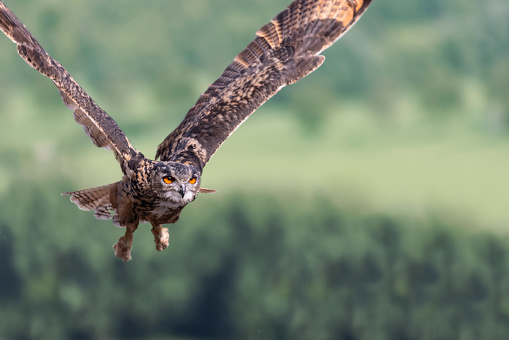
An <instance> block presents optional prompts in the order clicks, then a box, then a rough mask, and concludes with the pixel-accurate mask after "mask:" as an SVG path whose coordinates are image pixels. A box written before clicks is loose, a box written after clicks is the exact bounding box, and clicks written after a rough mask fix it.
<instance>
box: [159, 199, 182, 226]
mask: <svg viewBox="0 0 509 340" xmlns="http://www.w3.org/2000/svg"><path fill="white" fill-rule="evenodd" d="M186 205H187V203H184V202H179V203H174V202H171V201H166V200H160V201H158V202H156V204H155V205H154V208H153V209H152V210H151V212H150V219H151V220H152V221H154V222H157V223H160V224H169V223H175V222H176V221H177V220H178V219H179V216H180V212H181V211H182V209H183V208H184V207H185V206H186Z"/></svg>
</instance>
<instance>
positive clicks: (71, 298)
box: [0, 0, 509, 340]
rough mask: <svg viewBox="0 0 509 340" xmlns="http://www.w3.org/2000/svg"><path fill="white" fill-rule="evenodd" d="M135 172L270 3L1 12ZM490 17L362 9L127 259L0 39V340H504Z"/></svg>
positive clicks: (89, 171)
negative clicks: (82, 205) (320, 61)
mask: <svg viewBox="0 0 509 340" xmlns="http://www.w3.org/2000/svg"><path fill="white" fill-rule="evenodd" d="M5 2H6V5H7V6H9V7H10V8H11V9H12V10H13V12H14V13H15V14H16V15H17V16H18V17H19V18H20V19H21V20H22V21H23V22H24V23H25V25H26V26H27V27H28V28H29V30H30V31H31V32H32V33H33V34H34V35H35V36H36V38H37V39H38V40H39V42H40V43H41V44H42V45H43V47H45V48H46V50H47V51H48V52H49V53H50V54H51V55H52V56H53V57H54V58H56V59H57V60H59V61H60V62H61V63H62V64H63V65H64V66H65V67H66V68H67V69H68V70H69V72H70V73H71V74H72V75H73V77H74V78H75V79H76V80H77V81H78V82H79V83H80V84H81V85H82V86H83V87H84V88H85V89H86V90H87V91H88V92H89V94H90V95H91V96H92V97H93V98H94V99H95V100H96V101H97V102H98V104H99V105H100V106H102V107H103V108H104V109H105V110H106V111H107V112H108V113H109V114H110V115H111V116H112V117H113V118H114V119H115V120H116V121H117V123H118V124H119V126H120V127H121V128H122V129H123V130H124V131H125V133H126V134H127V136H128V137H129V139H130V141H131V143H132V144H133V145H134V146H135V147H136V148H138V149H139V150H140V151H142V152H143V153H144V154H145V155H147V156H153V155H154V154H155V148H156V146H157V145H158V143H160V142H161V141H162V140H163V139H164V137H165V136H166V135H167V134H168V133H169V132H171V130H172V129H173V128H174V127H175V126H176V125H177V124H178V123H179V122H180V120H181V119H182V118H183V116H184V115H185V113H186V112H187V110H188V109H189V108H190V107H191V106H192V105H193V104H194V102H195V101H196V100H197V98H198V96H199V94H200V93H201V92H203V91H205V89H206V88H207V86H208V85H209V84H210V83H212V82H213V81H214V80H215V79H216V78H217V77H218V76H219V75H220V73H221V72H222V70H223V69H224V68H225V67H226V66H227V65H228V64H229V63H230V62H231V60H232V59H233V57H234V56H235V55H236V54H237V53H238V52H240V51H241V50H242V49H243V48H244V47H245V46H246V45H247V44H248V43H249V42H250V41H251V40H252V39H253V38H254V34H255V32H256V31H257V30H258V29H259V28H260V27H261V26H262V25H264V24H265V23H266V22H268V20H270V19H271V18H272V17H274V16H275V15H276V14H277V13H278V12H279V11H281V10H282V9H283V8H284V7H285V6H287V5H288V4H289V0H250V1H247V0H244V1H234V0H214V1H210V0H187V1H175V0H172V1H163V0H148V1H143V2H142V1H132V0H108V1H99V0H89V1H79V0H67V1H62V0H38V1H34V0H16V1H15V0H5ZM508 18H509V2H507V1H506V0H486V1H484V2H479V1H473V0H450V1H441V0H408V1H403V2H402V1H396V0H386V1H383V0H375V1H373V4H372V5H371V8H369V9H368V11H367V12H366V14H365V15H364V16H363V17H362V18H361V19H360V21H359V22H358V23H357V24H356V26H355V27H354V28H353V29H352V30H351V31H350V32H348V34H347V35H346V36H345V37H344V38H342V39H341V40H340V41H339V42H338V43H337V44H336V45H334V46H332V47H331V48H330V49H328V50H327V51H325V53H324V55H325V56H326V58H327V60H326V62H325V63H324V65H323V66H322V67H321V68H319V69H318V70H317V71H316V72H315V73H313V74H312V75H310V76H309V77H307V78H306V79H304V80H302V81H300V82H299V83H297V84H295V85H292V86H290V87H288V88H285V89H284V90H283V91H281V92H280V93H279V94H278V95H276V96H275V97H274V98H273V99H271V100H270V101H269V102H268V103H267V104H265V105H264V106H263V107H262V108H261V109H260V110H259V111H258V112H256V113H255V114H254V115H253V116H252V117H251V118H250V119H249V120H248V121H247V122H246V123H245V124H244V125H243V126H242V127H241V128H240V129H239V130H237V132H236V133H235V134H234V135H233V136H232V137H231V138H230V139H229V140H228V141H227V142H226V143H225V144H224V145H223V146H222V147H221V149H220V150H219V152H218V153H217V154H216V155H215V156H214V158H213V159H212V160H211V162H210V163H209V164H208V165H207V167H206V168H205V171H204V176H203V178H202V185H203V186H204V187H210V188H213V189H218V191H219V192H218V193H217V194H215V195H202V196H200V197H199V198H198V199H197V201H196V202H194V203H193V204H192V205H190V206H189V207H188V208H186V209H185V210H184V211H183V214H182V217H181V219H180V221H179V222H178V223H177V224H175V225H173V226H170V246H169V247H168V249H166V250H165V251H164V252H162V253H157V252H156V251H155V249H154V244H153V240H152V234H151V233H150V232H149V228H148V227H147V226H141V227H140V228H139V230H138V232H137V233H136V237H135V243H134V249H133V261H131V262H129V263H123V262H121V261H119V260H117V259H116V258H115V257H114V254H113V250H112V249H111V245H112V244H113V243H115V242H116V240H117V239H118V237H120V236H121V234H123V231H122V230H120V229H118V228H114V227H113V226H112V224H111V222H110V221H98V220H95V219H94V218H93V214H91V213H87V212H81V211H79V210H78V209H77V208H76V206H75V205H74V204H71V203H69V201H68V198H66V197H61V196H60V195H59V194H60V193H61V192H64V191H69V190H75V189H81V188H88V187H92V186H97V185H102V184H107V183H111V182H113V181H117V180H118V179H119V178H120V174H121V172H120V169H119V166H118V164H117V163H116V161H115V160H114V157H112V154H111V152H106V151H101V150H98V149H97V148H95V147H94V146H93V145H92V144H91V143H90V141H89V140H88V138H87V137H86V136H85V134H84V133H83V132H82V131H81V127H79V126H78V125H77V124H76V123H75V122H74V120H73V118H72V113H71V111H69V110H68V109H67V108H66V107H65V106H64V105H63V104H62V103H61V100H60V96H59V95H58V91H57V89H56V88H55V87H54V86H53V85H52V84H51V81H49V80H48V79H46V78H44V77H42V76H41V75H39V74H38V73H37V72H35V71H34V70H32V69H31V68H30V67H29V66H28V65H27V64H25V62H24V61H22V60H21V58H19V56H18V55H17V53H16V50H15V47H14V45H13V44H12V43H11V42H10V41H9V40H8V39H7V38H5V37H3V36H0V122H1V123H0V156H1V159H2V161H1V162H0V258H1V259H2V261H1V263H0V320H1V321H0V339H20V340H21V339H76V340H81V339H112V340H113V339H154V340H155V339H160V340H162V339H165V340H171V339H174V340H176V339H180V340H183V339H188V340H197V339H260V338H264V339H344V340H354V339H355V340H357V339H377V340H385V339H387V340H389V339H390V340H404V339H423V340H424V339H429V340H431V339H462V340H467V339H507V334H509V241H508V235H509V234H508V231H509V214H508V213H507V207H508V203H509V194H508V192H509V179H508V178H507V176H508V175H507V174H509V157H508V156H507V155H508V150H509V135H508V132H509V96H508V95H507V89H508V88H509V76H508V74H509V39H508V38H507V32H509V20H508Z"/></svg>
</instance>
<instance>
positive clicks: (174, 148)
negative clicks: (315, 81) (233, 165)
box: [156, 0, 371, 169]
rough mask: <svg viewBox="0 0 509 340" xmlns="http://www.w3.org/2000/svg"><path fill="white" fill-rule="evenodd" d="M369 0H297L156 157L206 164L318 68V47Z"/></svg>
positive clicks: (268, 27) (347, 24)
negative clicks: (274, 99)
mask: <svg viewBox="0 0 509 340" xmlns="http://www.w3.org/2000/svg"><path fill="white" fill-rule="evenodd" d="M370 3H371V0H295V1H294V2H293V3H291V4H290V5H289V6H288V8H286V9H285V10H284V11H283V12H281V13H279V15H277V16H276V17H275V18H274V19H273V20H271V22H269V23H268V24H267V25H265V26H263V27H262V28H261V29H260V30H259V31H258V32H257V33H256V35H257V36H256V39H255V40H254V41H253V42H251V43H250V44H249V45H248V46H247V48H246V49H245V50H244V51H242V52H241V53H240V54H239V55H237V56H236V57H235V59H234V60H233V62H232V63H231V64H230V65H229V66H228V67H227V68H226V70H225V71H224V72H223V74H222V75H221V77H219V79H217V80H216V81H215V82H214V83H213V84H212V85H210V87H209V88H208V89H207V91H206V92H205V93H203V94H202V95H201V97H200V98H199V100H198V102H197V103H196V104H195V105H194V106H193V107H192V108H191V109H190V110H189V112H188V113H187V115H186V116H185V118H184V120H183V121H182V123H181V124H180V125H179V126H178V127H177V129H175V131H173V132H172V133H171V134H170V135H169V136H168V137H166V139H165V140H164V141H163V142H162V143H161V144H160V145H159V147H158V149H157V154H156V158H158V157H159V158H161V160H172V161H179V162H183V163H191V164H194V165H196V166H198V167H199V168H200V169H202V168H203V167H204V166H205V164H206V163H207V162H208V160H209V159H210V158H211V157H212V155H213V154H214V153H215V152H216V150H217V149H218V148H219V147H220V146H221V144H222V143H223V142H224V141H225V140H226V139H227V138H228V137H229V136H230V134H231V133H232V132H233V131H235V129H237V128H238V127H239V126H240V124H242V123H243V122H244V121H245V120H246V119H247V118H248V117H249V116H250V115H251V113H253V112H254V111H255V110H256V109H257V108H258V107H259V106H260V105H262V104H263V103H264V102H265V101H267V100H268V99H269V98H270V97H272V96H273V95H274V94H276V93H277V92H278V91H279V90H280V89H281V88H282V87H284V86H286V85H289V84H292V83H294V82H296V81H297V80H299V79H301V78H303V77H305V76H306V75H308V74H309V73H311V72H312V71H314V70H315V69H317V68H318V67H319V66H320V65H321V64H322V63H323V61H324V57H323V56H321V55H319V54H320V52H322V51H323V50H325V49H326V48H327V47H329V46H330V45H332V44H333V43H334V42H335V41H336V40H338V39H339V38H340V37H341V36H342V35H343V34H344V33H345V32H346V31H347V30H348V29H349V28H350V27H352V25H353V24H354V23H355V22H356V21H357V19H359V17H360V16H361V15H362V14H363V13H364V11H365V10H366V8H367V7H368V6H369V4H370Z"/></svg>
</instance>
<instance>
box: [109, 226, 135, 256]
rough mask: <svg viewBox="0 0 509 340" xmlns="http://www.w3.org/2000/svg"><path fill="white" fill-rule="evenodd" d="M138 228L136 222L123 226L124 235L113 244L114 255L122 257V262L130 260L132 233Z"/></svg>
mask: <svg viewBox="0 0 509 340" xmlns="http://www.w3.org/2000/svg"><path fill="white" fill-rule="evenodd" d="M137 228H138V222H136V223H133V224H128V225H127V226H126V227H125V229H126V230H125V235H124V236H122V237H121V238H119V239H118V242H117V243H115V244H114V245H113V250H115V256H116V257H118V258H119V259H122V260H123V261H124V262H127V261H130V260H131V248H132V247H133V234H134V232H135V231H136V229H137Z"/></svg>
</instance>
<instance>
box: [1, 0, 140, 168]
mask: <svg viewBox="0 0 509 340" xmlns="http://www.w3.org/2000/svg"><path fill="white" fill-rule="evenodd" d="M0 29H1V30H2V31H3V32H4V34H5V35H6V36H7V37H9V38H10V39H11V40H12V41H13V42H14V43H15V44H16V45H17V50H18V54H19V55H20V56H21V57H22V58H23V59H24V60H25V61H26V62H27V63H28V64H29V65H30V66H32V67H33V68H34V69H36V70H37V71H39V72H40V73H41V74H42V75H44V76H46V77H48V78H49V79H51V80H52V81H53V83H54V84H55V85H56V87H57V88H58V89H59V91H60V95H61V97H62V100H63V102H64V104H65V105H66V106H67V107H68V108H69V109H71V110H73V111H74V117H75V120H76V122H77V123H79V124H81V125H82V126H83V128H84V130H85V132H86V133H87V135H88V136H89V137H90V139H91V141H92V142H93V143H94V144H95V145H96V146H98V147H101V148H106V149H109V150H113V152H114V153H115V157H116V158H117V160H118V161H119V162H120V165H121V168H122V171H123V172H124V173H126V172H127V171H128V170H129V169H128V162H129V161H130V160H131V158H132V157H134V156H135V155H137V154H139V152H138V151H136V150H135V149H134V148H133V147H132V145H131V143H129V140H128V139H127V137H126V136H125V135H124V133H123V132H122V130H121V129H120V128H119V127H118V125H117V123H116V122H115V121H114V120H113V119H112V118H111V117H110V116H109V115H108V114H107V113H106V112H105V111H104V110H103V109H101V108H100V107H99V106H98V105H97V104H96V103H95V101H94V100H93V99H92V98H91V97H90V96H89V95H88V94H87V93H86V92H85V90H83V89H82V88H81V86H79V85H78V83H77V82H76V81H75V80H74V79H73V78H72V77H71V75H70V74H69V73H68V72H67V70H66V69H65V68H64V67H63V66H62V65H61V64H60V63H59V62H58V61H56V60H55V59H53V58H52V57H51V56H50V55H49V54H48V53H47V52H46V51H45V50H44V49H43V48H42V46H41V45H40V44H39V42H38V41H37V40H36V39H35V38H34V37H33V36H32V34H31V33H30V32H29V31H28V30H27V29H26V27H25V26H24V25H23V23H21V21H19V19H18V18H17V17H16V16H15V15H14V14H13V13H12V12H11V10H10V9H9V8H7V7H6V6H5V5H4V4H3V3H2V1H0Z"/></svg>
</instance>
